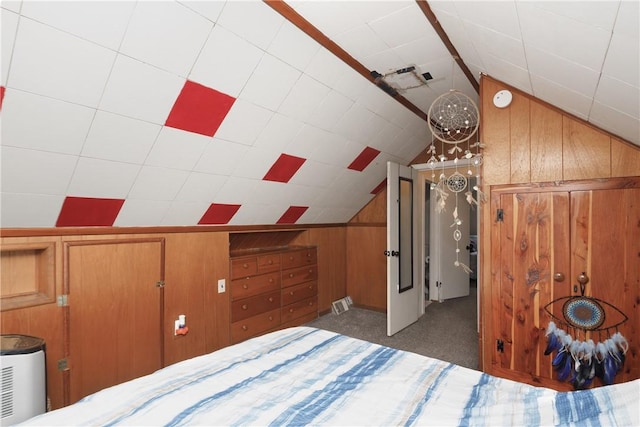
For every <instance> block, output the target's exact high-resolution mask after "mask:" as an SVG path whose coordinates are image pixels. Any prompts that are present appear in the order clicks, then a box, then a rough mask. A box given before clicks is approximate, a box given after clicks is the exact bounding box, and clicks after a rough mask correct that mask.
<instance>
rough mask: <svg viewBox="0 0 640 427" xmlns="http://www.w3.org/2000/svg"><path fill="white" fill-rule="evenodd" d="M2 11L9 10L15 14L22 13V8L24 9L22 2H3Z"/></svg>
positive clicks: (18, 0) (0, 4) (10, 0)
mask: <svg viewBox="0 0 640 427" xmlns="http://www.w3.org/2000/svg"><path fill="white" fill-rule="evenodd" d="M0 7H1V8H2V9H7V10H10V11H12V12H15V13H20V7H22V0H2V3H0Z"/></svg>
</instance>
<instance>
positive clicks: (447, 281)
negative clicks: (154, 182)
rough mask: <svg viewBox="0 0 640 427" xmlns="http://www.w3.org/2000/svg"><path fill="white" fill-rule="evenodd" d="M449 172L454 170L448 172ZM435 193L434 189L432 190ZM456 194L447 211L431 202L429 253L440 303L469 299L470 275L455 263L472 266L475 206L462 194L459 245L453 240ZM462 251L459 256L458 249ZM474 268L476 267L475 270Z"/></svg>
mask: <svg viewBox="0 0 640 427" xmlns="http://www.w3.org/2000/svg"><path fill="white" fill-rule="evenodd" d="M445 172H447V173H449V172H451V171H445ZM431 191H432V192H433V190H431ZM455 197H456V194H451V197H449V199H448V200H447V206H446V208H445V210H444V211H442V212H436V206H437V204H436V203H430V204H429V206H430V210H431V211H430V224H429V241H430V242H429V247H430V248H433V250H432V251H431V253H430V254H429V277H430V281H429V295H430V298H431V299H432V300H438V301H440V302H442V301H444V300H447V299H451V298H459V297H465V296H468V295H469V278H470V277H469V274H468V273H466V272H465V271H464V270H463V269H462V268H460V267H457V266H456V265H455V264H454V262H455V261H456V259H458V260H459V261H460V262H462V263H464V264H465V265H467V266H470V265H471V263H470V253H471V250H472V246H473V245H472V242H471V235H470V224H471V221H472V220H473V221H475V220H476V219H475V218H473V219H472V215H471V209H472V208H471V206H470V205H469V203H467V201H466V200H465V197H464V195H458V208H457V213H458V218H459V219H460V220H461V224H460V225H459V226H458V229H459V230H460V232H461V234H462V238H461V239H460V240H459V241H458V242H457V243H458V244H457V245H456V241H455V239H454V237H453V232H454V229H453V228H452V227H451V224H452V223H453V220H454V218H453V211H454V209H455V208H456V200H455ZM457 249H459V250H460V252H458V254H457V255H458V256H457V257H456V250H457ZM472 268H474V267H472Z"/></svg>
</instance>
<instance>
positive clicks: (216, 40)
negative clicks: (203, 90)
mask: <svg viewBox="0 0 640 427" xmlns="http://www.w3.org/2000/svg"><path fill="white" fill-rule="evenodd" d="M263 55H264V52H263V51H262V50H260V49H258V48H257V47H255V46H254V45H252V44H251V43H249V42H247V41H245V40H243V39H241V38H240V37H238V36H237V35H235V34H233V33H232V32H230V31H229V30H226V29H224V28H222V27H221V26H219V25H216V26H215V28H214V29H213V31H212V32H211V35H210V36H209V39H208V40H207V42H206V43H205V45H204V48H203V49H202V52H200V56H199V57H198V60H197V61H196V64H195V65H194V67H193V70H192V72H191V74H190V76H189V79H190V80H193V81H196V82H198V83H201V84H203V85H205V86H207V87H211V88H214V89H216V90H218V91H220V92H223V93H226V94H227V95H231V96H233V97H237V96H238V94H239V93H240V91H241V90H242V88H243V87H244V85H245V84H246V83H247V80H249V76H251V73H253V71H254V70H255V68H256V66H257V65H258V63H259V62H260V58H262V56H263Z"/></svg>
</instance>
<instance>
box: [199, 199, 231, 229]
mask: <svg viewBox="0 0 640 427" xmlns="http://www.w3.org/2000/svg"><path fill="white" fill-rule="evenodd" d="M240 206H241V205H225V204H222V203H212V204H211V206H209V209H207V211H206V212H205V213H204V215H202V218H201V219H200V221H199V222H198V224H201V225H203V224H228V223H229V221H231V218H233V216H234V215H235V214H236V212H238V209H240Z"/></svg>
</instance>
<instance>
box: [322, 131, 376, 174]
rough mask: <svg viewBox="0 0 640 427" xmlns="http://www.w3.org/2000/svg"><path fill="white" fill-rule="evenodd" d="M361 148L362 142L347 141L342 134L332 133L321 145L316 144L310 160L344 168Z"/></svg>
mask: <svg viewBox="0 0 640 427" xmlns="http://www.w3.org/2000/svg"><path fill="white" fill-rule="evenodd" d="M363 148H364V146H363V145H362V144H358V143H356V142H353V141H349V140H348V139H347V138H345V137H343V136H342V135H337V134H333V137H332V138H331V139H327V140H325V141H324V143H323V144H322V145H320V146H318V149H317V150H316V152H315V153H314V154H313V159H312V160H315V161H317V162H322V163H327V164H329V165H335V166H338V167H340V168H346V167H347V166H349V165H350V164H351V162H353V159H355V158H356V156H357V155H358V154H360V153H361V152H362V149H363Z"/></svg>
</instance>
